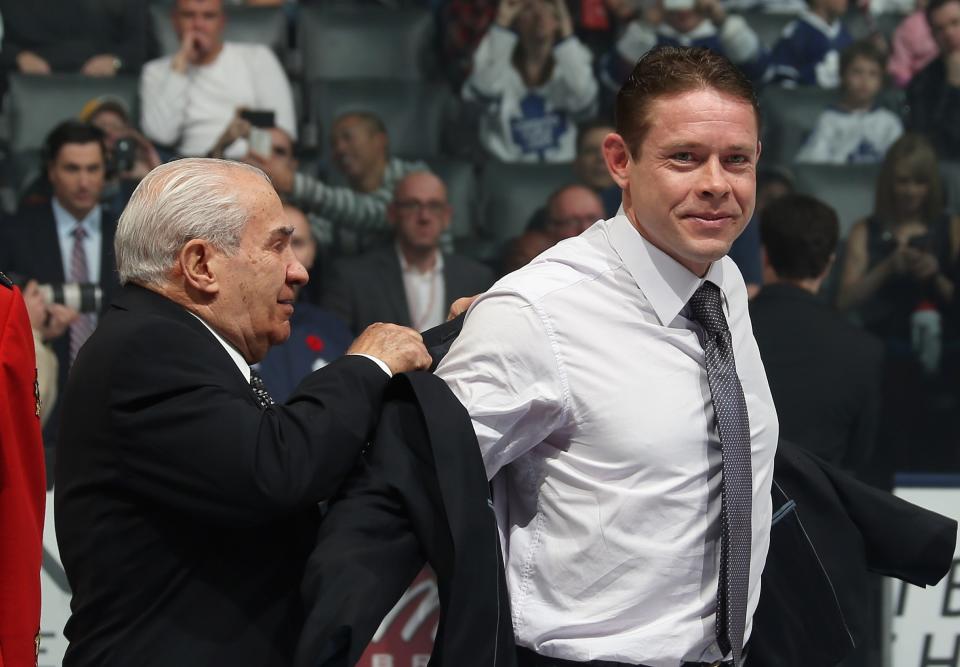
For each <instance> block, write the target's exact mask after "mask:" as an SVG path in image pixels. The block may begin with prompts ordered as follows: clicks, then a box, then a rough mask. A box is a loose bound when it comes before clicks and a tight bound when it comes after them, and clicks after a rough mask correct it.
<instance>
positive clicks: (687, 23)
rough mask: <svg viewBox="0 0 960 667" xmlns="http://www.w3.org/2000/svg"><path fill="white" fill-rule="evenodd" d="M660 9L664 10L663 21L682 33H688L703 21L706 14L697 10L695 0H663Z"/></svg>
mask: <svg viewBox="0 0 960 667" xmlns="http://www.w3.org/2000/svg"><path fill="white" fill-rule="evenodd" d="M660 9H661V10H663V22H664V23H666V24H667V25H668V26H670V27H671V28H673V29H674V30H676V31H677V32H679V33H681V34H686V33H688V32H690V31H691V30H693V29H694V28H696V27H697V26H698V25H700V24H701V23H702V22H703V19H704V16H703V14H702V13H700V12H699V11H697V9H696V3H695V2H694V0H688V1H687V2H683V1H682V0H674V1H673V2H664V1H663V0H661V2H660Z"/></svg>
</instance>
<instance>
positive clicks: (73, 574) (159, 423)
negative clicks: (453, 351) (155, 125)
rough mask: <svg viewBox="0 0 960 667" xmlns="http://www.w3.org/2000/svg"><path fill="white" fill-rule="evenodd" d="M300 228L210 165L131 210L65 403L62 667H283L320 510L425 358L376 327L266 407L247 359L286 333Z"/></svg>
mask: <svg viewBox="0 0 960 667" xmlns="http://www.w3.org/2000/svg"><path fill="white" fill-rule="evenodd" d="M292 231H293V230H292V228H291V227H290V226H289V223H288V222H287V221H286V219H285V217H284V215H283V210H282V207H281V204H280V200H279V199H278V198H277V196H276V194H275V193H274V190H273V188H272V187H271V185H270V183H269V181H268V180H267V179H266V177H265V176H264V175H263V174H262V173H261V172H260V171H259V170H257V169H254V168H252V167H249V166H247V165H242V164H238V163H229V162H223V161H219V160H204V159H193V160H181V161H178V162H173V163H170V164H167V165H164V166H162V167H159V168H157V169H155V170H154V171H153V172H151V173H150V174H149V175H148V176H147V177H146V178H145V179H144V180H143V182H142V183H141V184H140V186H139V187H138V189H137V191H136V192H135V193H134V195H133V198H132V199H131V202H130V204H129V205H128V207H127V209H126V211H125V212H124V214H123V216H122V218H121V221H120V224H119V226H118V229H117V235H116V251H117V265H118V270H119V274H120V279H121V282H122V283H123V285H124V286H123V287H122V289H121V292H120V294H119V295H118V297H117V298H116V299H115V300H114V302H113V304H112V305H111V308H110V311H109V312H108V314H107V315H106V316H105V317H104V318H103V321H102V322H101V325H100V326H99V327H98V329H97V331H96V332H95V333H94V335H93V336H92V337H91V338H90V340H89V341H88V342H87V344H86V345H85V346H84V348H83V349H82V350H81V351H80V354H79V355H78V357H77V361H76V362H75V365H74V368H73V371H72V373H71V377H70V380H69V382H68V386H67V389H66V392H65V395H64V397H63V433H64V437H63V440H62V442H61V444H60V463H59V466H58V469H57V475H56V476H57V480H56V498H55V503H56V507H55V508H56V514H57V525H58V535H57V537H58V541H59V545H60V552H61V555H62V556H63V564H64V567H65V569H66V572H67V577H68V579H69V582H70V586H71V589H72V590H73V603H72V616H71V618H70V620H69V622H68V623H67V626H66V629H65V634H66V636H67V638H68V639H69V640H70V646H69V648H68V650H67V653H66V656H65V658H64V665H65V666H77V665H106V664H136V665H188V664H203V665H241V664H249V665H285V664H288V663H289V662H290V660H291V656H292V652H293V647H294V644H295V641H296V638H297V636H298V634H299V632H300V628H301V625H302V611H301V606H300V603H299V600H298V597H297V590H298V585H299V580H300V576H301V573H302V568H303V563H304V560H305V558H306V554H307V550H308V549H309V548H310V547H311V545H312V543H313V540H314V537H315V529H316V526H317V521H318V509H317V504H318V502H319V501H321V500H324V499H325V498H327V497H329V495H330V494H331V493H332V492H333V491H334V490H335V489H336V487H337V486H338V484H339V482H340V480H341V479H342V477H343V476H345V474H346V472H347V471H348V470H349V469H350V468H351V467H352V466H353V464H354V460H355V458H356V457H357V456H358V454H359V453H360V450H361V448H362V447H363V446H364V444H365V443H366V442H367V441H368V437H369V434H370V431H371V429H372V427H373V425H374V421H375V418H376V415H377V414H378V412H379V408H380V402H381V393H382V391H383V389H384V387H385V386H386V384H387V382H388V379H389V376H390V374H391V373H397V372H403V371H407V370H413V369H418V368H424V367H426V366H428V365H429V363H430V358H429V355H428V354H427V352H426V350H425V349H424V347H423V345H422V342H421V339H420V336H419V334H417V333H416V332H414V331H412V330H409V329H404V328H401V327H398V326H394V325H382V324H378V325H374V326H373V327H371V328H370V329H368V330H367V331H365V332H364V333H363V334H362V335H361V336H360V337H359V338H358V339H357V340H356V341H355V342H354V343H353V345H352V346H351V347H350V349H349V350H348V354H347V355H346V356H345V357H343V358H341V359H339V360H337V361H335V362H333V363H332V364H330V365H329V366H327V367H326V368H323V369H321V370H319V371H317V372H315V373H313V374H311V375H310V376H308V377H307V378H306V379H305V380H304V381H303V382H302V383H301V384H300V386H299V387H298V388H297V389H296V390H295V391H294V393H293V395H292V396H291V397H290V399H289V400H288V401H287V402H286V403H285V404H283V405H276V404H273V403H272V400H271V399H270V398H269V396H268V395H267V394H266V392H265V391H263V390H262V385H261V384H260V383H259V382H258V378H257V376H256V375H255V374H254V375H251V371H250V366H249V364H253V363H255V362H257V361H259V360H260V359H262V358H263V356H264V354H265V353H266V351H267V349H268V348H269V346H270V345H273V344H277V343H280V342H282V341H283V340H285V339H286V338H287V336H289V333H290V325H289V319H290V316H291V314H292V313H293V308H294V306H293V292H294V287H295V286H297V285H299V284H302V283H304V282H306V280H307V275H306V271H305V269H304V268H303V266H302V265H301V264H300V263H299V262H298V261H297V259H296V258H295V257H294V254H293V251H292V250H291V248H290V236H291V234H292Z"/></svg>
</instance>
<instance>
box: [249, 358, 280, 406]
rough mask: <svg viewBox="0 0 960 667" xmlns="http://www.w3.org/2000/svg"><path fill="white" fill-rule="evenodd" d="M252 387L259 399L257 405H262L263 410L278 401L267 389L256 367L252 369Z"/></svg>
mask: <svg viewBox="0 0 960 667" xmlns="http://www.w3.org/2000/svg"><path fill="white" fill-rule="evenodd" d="M250 388H251V389H253V397H254V398H255V399H257V405H259V406H260V409H261V410H262V409H263V408H267V407H270V406H271V405H273V404H274V403H276V401H274V400H273V398H272V397H271V396H270V392H268V391H267V387H266V385H264V384H263V378H262V377H260V373H258V372H257V371H256V369H254V368H251V369H250Z"/></svg>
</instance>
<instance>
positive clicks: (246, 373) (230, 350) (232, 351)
mask: <svg viewBox="0 0 960 667" xmlns="http://www.w3.org/2000/svg"><path fill="white" fill-rule="evenodd" d="M187 312H188V313H190V314H191V315H193V316H194V317H196V318H197V319H198V320H200V323H201V324H203V326H205V327H206V328H207V330H208V331H209V332H210V333H212V334H213V337H214V338H216V339H217V340H218V341H219V342H220V344H221V345H223V349H224V350H226V351H227V354H229V355H230V358H231V359H233V363H235V364H236V365H237V368H239V369H240V372H241V373H242V374H243V377H244V379H245V380H246V381H247V384H250V365H249V364H248V363H247V360H246V359H244V358H243V355H242V354H240V350H238V349H237V348H235V347H234V346H233V345H231V344H230V343H228V342H227V339H226V338H224V337H223V336H221V335H220V334H218V333H217V332H216V331H214V329H213V327H211V326H210V325H209V324H207V323H206V321H205V320H204V319H203V318H202V317H200V316H199V315H197V314H196V313H194V312H193V311H191V310H187Z"/></svg>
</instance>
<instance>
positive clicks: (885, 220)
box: [837, 0, 960, 355]
mask: <svg viewBox="0 0 960 667" xmlns="http://www.w3.org/2000/svg"><path fill="white" fill-rule="evenodd" d="M953 1H954V2H956V1H957V0H953ZM957 5H958V7H960V2H957ZM958 255H960V218H958V217H957V216H954V215H950V214H948V213H946V212H945V210H944V197H943V186H942V183H941V180H940V171H939V167H938V164H937V158H936V155H935V153H934V149H933V146H932V145H930V143H929V142H928V141H927V140H926V139H924V138H923V137H921V136H919V135H916V134H905V135H903V136H902V137H901V138H900V139H899V140H898V141H897V142H896V143H895V144H894V145H893V146H892V147H891V148H890V150H889V151H888V152H887V157H886V159H885V160H884V162H883V166H882V167H881V170H880V175H879V177H878V179H877V190H876V204H875V207H874V212H873V214H872V215H871V216H870V217H868V218H866V219H865V220H861V221H860V222H858V223H856V224H855V225H854V226H853V228H852V229H851V230H850V235H849V237H848V239H847V247H846V256H845V263H844V266H843V273H842V276H841V279H840V291H839V294H838V301H837V303H838V306H839V307H840V308H841V309H843V310H851V309H856V310H857V312H858V313H859V315H860V318H861V320H862V322H863V324H864V326H865V327H866V328H867V329H868V330H870V331H873V332H874V333H876V334H877V335H879V336H880V337H882V338H883V339H884V340H885V341H887V343H888V344H889V345H893V346H894V347H895V348H896V349H897V350H899V352H900V354H901V355H902V354H908V353H909V349H910V339H911V335H910V326H911V315H912V314H913V312H914V311H915V309H916V308H917V307H918V305H920V304H921V302H924V301H929V302H930V303H932V304H934V305H935V306H936V307H937V308H938V309H939V310H940V312H944V311H945V310H946V308H947V306H948V305H949V304H950V303H951V302H952V301H953V300H954V295H955V278H956V273H955V272H956V267H957V258H958Z"/></svg>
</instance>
